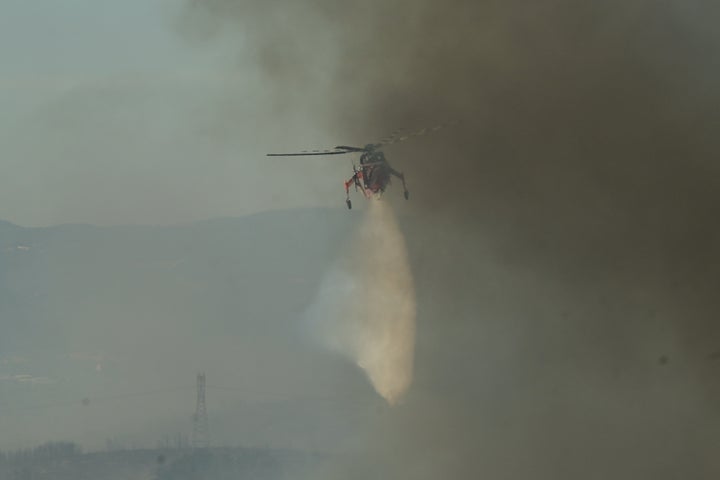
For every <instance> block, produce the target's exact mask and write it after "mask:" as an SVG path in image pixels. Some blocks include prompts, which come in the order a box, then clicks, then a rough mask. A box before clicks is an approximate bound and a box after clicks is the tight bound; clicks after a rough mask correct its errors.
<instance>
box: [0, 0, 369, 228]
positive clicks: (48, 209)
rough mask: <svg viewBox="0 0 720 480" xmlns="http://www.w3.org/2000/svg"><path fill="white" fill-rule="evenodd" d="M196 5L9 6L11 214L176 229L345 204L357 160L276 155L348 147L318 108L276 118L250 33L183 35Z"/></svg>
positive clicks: (3, 101)
mask: <svg viewBox="0 0 720 480" xmlns="http://www.w3.org/2000/svg"><path fill="white" fill-rule="evenodd" d="M183 8H185V5H184V3H182V2H175V1H167V0H162V1H153V2H146V1H140V0H128V1H123V2H111V1H106V0H101V1H97V0H71V1H67V2H56V1H53V0H41V1H37V2H25V1H20V0H10V1H8V2H4V4H3V15H2V18H0V57H1V58H2V59H3V62H2V65H0V105H2V109H0V127H1V131H0V138H1V139H2V141H1V142H0V145H1V146H0V149H1V150H2V151H1V152H0V158H2V167H3V168H2V170H3V175H2V176H0V218H2V219H6V220H10V221H13V222H16V223H18V224H21V225H26V226H39V225H48V224H57V223H75V222H82V223H85V222H87V223H95V224H118V223H120V224H126V223H152V224H168V223H175V222H184V221H190V220H195V219H200V218H207V217H213V216H222V215H229V216H233V215H238V214H242V213H247V212H249V211H257V210H264V209H270V208H278V207H287V206H305V205H317V204H331V205H332V204H335V203H337V205H341V203H342V201H343V198H342V184H341V181H342V180H343V177H344V176H345V174H346V173H347V167H348V162H342V161H341V162H337V161H336V162H327V160H326V159H306V160H302V161H296V160H293V161H288V160H287V159H281V160H272V159H266V158H265V157H264V154H265V153H266V152H268V151H271V150H273V149H295V148H299V149H304V148H322V147H325V146H331V145H332V144H334V143H339V142H338V139H337V138H332V139H331V138H329V137H328V135H329V134H328V133H327V132H326V131H325V130H324V129H321V128H317V126H316V122H313V121H308V120H311V119H310V117H309V116H308V112H310V111H313V110H315V111H316V110H317V109H313V108H298V109H293V112H294V113H289V112H288V114H287V115H283V116H281V117H275V116H273V117H274V118H273V121H272V122H270V121H268V118H270V117H269V114H270V113H272V112H271V110H272V109H273V108H278V104H277V101H276V100H274V101H275V104H274V105H272V101H271V99H269V98H268V97H267V93H268V92H267V91H266V89H265V88H264V86H263V80H262V78H261V77H260V76H259V74H258V71H257V70H258V69H257V67H256V66H254V63H252V62H249V61H246V59H244V58H243V54H242V52H243V48H242V39H241V38H233V39H232V40H231V41H230V42H227V43H222V42H215V43H214V44H213V45H212V48H206V44H204V43H203V42H202V41H201V42H197V41H196V40H197V39H196V38H187V36H186V35H185V34H184V30H183V26H182V21H181V13H182V9H183ZM191 35H194V34H191ZM223 45H230V48H224V47H223ZM320 81H322V80H321V79H320ZM218 92H222V93H221V94H219V93H218ZM228 92H230V94H229V95H228ZM295 93H296V95H295V97H296V100H295V101H300V98H301V97H302V94H298V92H295ZM305 107H309V105H307V104H306V105H305ZM275 111H276V110H275ZM316 113H317V112H316ZM316 113H315V114H316ZM281 119H285V120H281ZM362 140H363V139H359V140H356V139H343V141H345V142H348V143H350V142H353V141H362ZM363 143H364V142H363ZM323 167H328V169H325V168H323Z"/></svg>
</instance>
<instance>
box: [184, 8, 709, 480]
mask: <svg viewBox="0 0 720 480" xmlns="http://www.w3.org/2000/svg"><path fill="white" fill-rule="evenodd" d="M718 20H720V7H719V6H718V4H717V3H716V2H707V1H701V0H690V1H682V2H681V1H671V0H665V1H647V0H629V1H618V0H608V1H595V0H592V1H587V2H577V1H569V0H548V1H540V2H520V1H513V0H510V1H469V0H447V1H439V0H433V1H430V0H426V1H381V0H369V1H364V2H349V1H336V0H307V1H289V0H286V1H276V2H261V1H230V0H205V1H202V2H194V3H193V4H192V5H189V7H188V9H187V10H186V12H185V18H184V23H183V25H184V27H185V29H186V31H188V32H195V38H203V39H205V40H207V41H209V40H210V39H216V40H217V41H220V40H221V39H222V40H223V41H236V42H237V43H238V45H241V44H242V45H244V47H243V48H245V49H249V51H250V52H251V58H252V60H253V61H254V64H256V65H260V67H261V68H262V69H263V71H264V73H265V75H266V76H267V79H268V81H269V82H271V84H272V85H273V86H274V88H275V91H276V92H277V95H276V96H275V98H276V101H277V105H276V106H275V108H276V109H277V108H279V110H276V111H283V110H287V109H292V108H293V106H299V105H303V106H304V107H307V105H308V104H313V105H314V106H315V108H314V111H313V116H312V119H313V121H315V122H317V123H318V124H324V125H326V126H327V128H328V129H329V130H334V131H336V132H337V134H338V135H339V136H342V138H343V140H342V142H346V141H347V142H350V141H356V142H357V143H362V142H364V141H372V140H373V139H376V138H381V137H382V136H384V135H386V134H387V133H389V132H391V131H392V130H394V129H396V128H398V127H408V128H417V127H423V126H431V125H434V124H437V123H438V122H439V121H444V120H458V121H459V123H458V124H457V126H456V127H454V129H453V130H451V131H442V132H438V133H437V134H435V135H434V136H425V137H421V138H417V139H414V140H412V141H409V142H406V143H403V144H402V145H397V146H393V147H391V148H389V149H388V150H387V153H388V156H389V158H390V159H391V161H394V162H396V163H397V164H398V165H399V166H400V167H401V168H402V169H403V170H404V171H405V173H406V174H407V176H408V179H409V182H410V187H411V191H412V196H411V201H410V202H408V203H407V204H400V202H401V201H402V200H399V201H398V202H396V203H397V204H398V209H399V211H400V212H404V213H405V214H407V217H408V219H409V220H408V221H407V225H406V230H407V233H408V235H409V238H408V245H409V248H410V250H411V262H412V264H413V269H414V272H415V277H416V278H415V281H416V286H417V289H418V299H419V305H418V315H419V324H418V342H419V343H418V348H419V350H418V353H417V358H418V361H417V365H416V372H417V386H416V392H415V393H416V403H414V404H413V401H412V398H410V399H409V400H408V405H407V410H405V413H404V414H403V415H406V418H400V419H398V418H394V419H393V420H392V421H388V422H385V423H384V424H383V425H382V427H379V428H380V429H381V430H382V429H385V428H386V429H388V433H387V435H385V437H386V438H388V440H387V441H388V442H391V443H392V442H393V441H394V440H392V439H393V438H395V439H396V440H397V444H398V445H399V444H401V443H402V441H403V440H404V439H411V440H409V442H408V445H409V446H407V448H406V449H405V450H403V449H402V448H401V447H398V449H399V450H394V451H395V452H396V453H397V458H395V460H397V461H398V463H397V464H396V465H400V463H399V462H400V461H405V460H407V463H402V465H403V466H404V467H401V466H397V468H398V474H403V475H407V476H409V477H413V473H415V474H417V473H418V471H414V470H413V469H412V468H410V467H408V464H409V463H411V462H412V461H415V460H418V456H417V454H416V453H417V452H418V451H421V450H422V449H430V450H432V451H433V452H435V453H436V454H437V455H436V456H433V455H426V456H422V458H421V459H419V460H418V461H419V462H420V463H421V464H422V465H425V466H426V467H427V469H425V470H422V471H424V472H426V473H427V475H428V476H429V477H432V476H433V474H434V475H436V476H438V475H443V476H445V477H447V476H448V474H449V475H450V476H452V475H453V474H457V476H464V477H468V476H473V475H480V474H483V473H485V474H488V475H491V476H492V475H494V477H493V478H531V477H532V478H581V477H582V478H587V477H591V478H594V477H593V475H595V476H597V478H649V477H650V476H652V477H654V478H674V476H677V475H679V476H686V477H688V478H689V477H693V478H710V477H711V476H717V475H718V473H720V463H719V462H718V461H717V460H713V459H714V458H715V456H714V454H713V453H712V452H713V451H714V450H713V448H714V447H712V445H711V444H709V443H707V442H708V441H709V439H711V438H713V436H716V435H717V434H718V433H720V427H719V425H720V416H719V415H718V413H720V410H719V409H718V405H720V403H718V402H720V382H719V381H718V378H720V377H718V375H720V372H719V371H718V367H717V364H716V363H715V362H711V361H708V356H709V355H711V354H712V352H716V351H717V349H718V348H720V324H719V323H718V318H719V317H718V314H719V313H720V302H719V301H718V300H717V289H718V285H720V224H719V223H718V218H719V215H718V214H719V213H720V212H719V209H720V163H719V162H720V160H719V159H718V152H720V148H719V147H720V137H719V136H718V135H717V133H716V131H717V129H718V127H720V113H718V112H720V109H719V108H718V107H720V101H719V100H720V86H719V85H720V81H719V80H720V64H718V61H717V58H720V57H719V56H718V54H720V42H719V41H718V40H719V38H718V33H717V31H716V29H715V27H714V25H715V24H716V22H717V21H718ZM244 58H247V57H244ZM300 99H303V100H302V102H301V101H300ZM365 139H367V140H365ZM342 142H340V141H339V142H338V143H342ZM391 195H392V192H391V193H389V194H388V196H391ZM398 197H399V195H398ZM423 394H424V395H423ZM391 427H393V428H394V429H391ZM397 432H402V433H397ZM715 445H717V444H716V443H715ZM480 452H482V454H481V453H480ZM417 468H418V469H420V467H417ZM588 469H589V470H588ZM528 475H531V477H530V476H528ZM415 478H416V477H415ZM476 478H477V477H476Z"/></svg>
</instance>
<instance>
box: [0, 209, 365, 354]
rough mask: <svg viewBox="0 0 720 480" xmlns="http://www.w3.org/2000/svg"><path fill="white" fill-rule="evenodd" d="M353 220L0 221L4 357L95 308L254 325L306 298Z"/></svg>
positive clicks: (298, 215)
mask: <svg viewBox="0 0 720 480" xmlns="http://www.w3.org/2000/svg"><path fill="white" fill-rule="evenodd" d="M352 219H353V217H351V216H348V215H347V212H344V211H339V210H329V209H307V210H295V211H276V212H268V213H262V214H257V215H250V216H247V217H242V218H224V219H216V220H209V221H203V222H198V223H194V224H191V225H186V226H177V227H146V226H140V227H135V226H127V227H93V226H88V225H61V226H56V227H50V228H22V227H18V226H16V225H13V224H11V223H8V222H0V318H2V320H3V323H2V329H3V335H0V356H1V355H2V352H14V351H19V350H24V349H27V348H35V347H38V346H45V344H46V339H47V337H48V335H61V336H62V335H63V331H67V329H68V328H72V327H73V326H82V324H83V322H85V321H92V322H101V321H102V319H101V318H99V317H100V316H101V312H106V314H105V315H103V316H106V317H107V320H108V321H112V320H113V319H117V318H119V317H127V316H133V315H139V314H140V313H141V311H142V310H143V309H147V311H148V312H153V313H154V314H155V315H159V316H161V317H167V316H169V315H176V314H177V315H180V316H188V315H189V314H193V315H194V316H195V317H200V318H202V319H203V323H204V325H205V326H206V327H207V328H208V329H210V330H212V329H218V328H219V329H226V328H232V326H233V325H234V324H237V317H238V315H240V314H241V315H242V316H243V317H244V318H255V319H256V321H257V322H264V321H266V320H267V319H268V318H277V317H278V316H280V317H282V316H283V315H286V314H287V312H289V311H296V310H297V309H298V308H301V307H302V305H303V302H306V301H308V298H309V295H310V294H311V292H312V288H313V286H314V285H315V284H316V283H317V282H318V281H319V278H320V276H321V275H322V272H323V270H324V269H325V268H326V267H327V266H328V264H329V263H330V262H332V261H333V259H334V258H335V256H336V255H337V253H338V251H339V249H340V248H342V242H343V239H344V238H346V236H347V235H348V234H349V232H350V229H351V227H352ZM190 300H192V301H190ZM171 302H181V303H183V302H184V303H185V304H186V306H187V307H188V308H189V309H190V311H187V310H186V311H184V312H177V311H176V309H175V308H172V306H171V305H170V304H169V303H171ZM158 303H163V304H164V305H158ZM111 311H112V312H111ZM55 340H57V338H56V339H55Z"/></svg>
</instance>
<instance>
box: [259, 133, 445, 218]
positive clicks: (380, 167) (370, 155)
mask: <svg viewBox="0 0 720 480" xmlns="http://www.w3.org/2000/svg"><path fill="white" fill-rule="evenodd" d="M444 126H445V125H438V126H435V127H432V128H423V129H421V130H418V131H416V132H412V133H406V134H402V133H401V131H395V132H393V133H392V134H391V135H390V136H388V137H386V138H385V139H383V140H381V141H380V142H379V143H368V144H367V145H365V146H364V147H351V146H347V145H338V146H337V147H335V148H333V149H331V150H310V151H308V150H305V151H302V152H297V153H268V154H267V156H268V157H296V156H306V155H343V154H347V153H360V166H359V167H358V166H357V165H355V164H354V163H353V176H352V177H350V178H349V179H348V180H347V181H345V204H346V205H347V208H348V209H352V201H351V200H350V187H351V186H354V187H355V190H356V191H358V190H360V191H361V192H362V194H363V196H364V197H365V198H372V197H373V196H374V195H375V196H379V195H382V194H383V193H385V189H386V188H387V187H388V185H390V183H391V178H392V177H395V178H398V179H399V180H400V181H401V182H402V186H403V196H404V197H405V200H408V199H409V198H410V192H409V191H408V189H407V184H406V182H405V174H403V173H402V172H399V171H397V170H395V169H394V168H393V167H392V166H390V163H388V161H387V159H386V158H385V154H384V153H383V152H382V150H381V149H382V147H384V146H386V145H391V144H393V143H398V142H402V141H404V140H407V139H409V138H411V137H416V136H420V135H425V134H427V133H430V132H432V131H436V130H439V129H441V128H443V127H444Z"/></svg>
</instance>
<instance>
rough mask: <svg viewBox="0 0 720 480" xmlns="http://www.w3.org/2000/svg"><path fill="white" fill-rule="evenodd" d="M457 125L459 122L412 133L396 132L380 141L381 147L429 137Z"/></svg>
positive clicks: (442, 124)
mask: <svg viewBox="0 0 720 480" xmlns="http://www.w3.org/2000/svg"><path fill="white" fill-rule="evenodd" d="M455 124H457V122H445V123H441V124H438V125H435V126H434V127H425V128H421V129H420V130H415V131H412V132H404V131H403V130H395V131H394V132H392V133H391V134H390V135H388V136H387V137H385V138H383V139H382V140H380V143H379V144H380V145H392V144H395V143H400V142H404V141H405V140H409V139H411V138H414V137H422V136H423V135H427V134H429V133H433V132H437V131H438V130H440V129H443V128H446V127H450V126H453V125H455Z"/></svg>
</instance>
